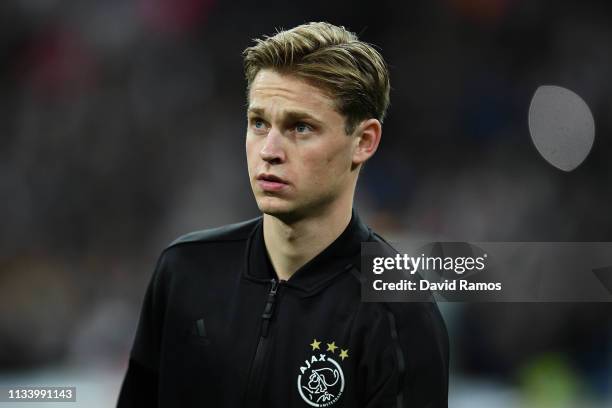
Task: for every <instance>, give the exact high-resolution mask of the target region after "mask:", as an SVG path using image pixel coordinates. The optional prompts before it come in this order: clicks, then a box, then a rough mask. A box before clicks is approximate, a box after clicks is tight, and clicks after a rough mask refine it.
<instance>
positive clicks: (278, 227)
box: [263, 207, 352, 280]
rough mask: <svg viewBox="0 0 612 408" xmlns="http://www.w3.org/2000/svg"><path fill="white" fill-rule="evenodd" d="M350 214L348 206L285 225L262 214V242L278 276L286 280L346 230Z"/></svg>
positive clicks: (350, 209)
mask: <svg viewBox="0 0 612 408" xmlns="http://www.w3.org/2000/svg"><path fill="white" fill-rule="evenodd" d="M351 215H352V208H351V207H347V208H338V209H336V210H335V211H334V210H331V211H328V212H327V213H323V214H321V215H319V216H317V217H312V218H307V219H302V220H299V221H296V222H293V223H291V224H288V223H285V222H283V221H281V220H280V219H278V218H276V217H273V216H271V215H267V214H264V219H263V229H264V230H263V232H264V241H265V243H266V249H267V250H268V255H269V256H270V261H271V262H272V266H273V267H274V270H275V271H276V274H277V276H278V278H279V279H280V280H288V279H289V278H291V276H292V275H293V274H294V273H295V272H296V271H297V270H298V269H300V268H301V267H302V266H303V265H305V264H306V263H307V262H308V261H310V260H311V259H313V258H314V257H315V256H317V255H318V254H319V253H321V252H322V251H323V250H324V249H325V248H327V247H328V246H329V245H330V244H331V243H332V242H334V241H335V240H336V238H338V237H339V236H340V234H342V232H343V231H344V230H345V229H346V227H347V225H348V224H349V222H350V221H351Z"/></svg>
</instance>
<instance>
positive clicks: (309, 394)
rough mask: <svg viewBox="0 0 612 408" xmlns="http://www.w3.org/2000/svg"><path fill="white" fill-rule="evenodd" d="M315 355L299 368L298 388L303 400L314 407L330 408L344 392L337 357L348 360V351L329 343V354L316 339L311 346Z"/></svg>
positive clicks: (342, 375) (341, 373) (342, 374)
mask: <svg viewBox="0 0 612 408" xmlns="http://www.w3.org/2000/svg"><path fill="white" fill-rule="evenodd" d="M310 346H311V347H312V351H313V354H312V355H311V356H310V358H308V359H306V360H304V362H303V363H302V364H300V367H299V373H298V377H297V388H298V392H299V394H300V396H301V397H302V399H303V400H304V401H305V402H306V403H307V404H308V405H310V406H313V407H329V406H332V405H333V404H335V403H336V402H337V401H338V400H339V399H340V397H341V396H342V392H343V391H344V373H343V372H342V367H340V364H339V363H338V362H337V361H336V359H335V358H336V357H339V358H340V359H342V360H344V359H345V358H348V349H347V350H344V349H340V353H338V354H336V353H335V350H336V349H337V348H339V347H338V346H336V344H335V342H331V343H327V350H326V351H327V353H324V352H323V350H321V342H320V341H317V340H316V339H315V340H313V342H312V343H311V344H310Z"/></svg>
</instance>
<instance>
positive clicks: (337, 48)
mask: <svg viewBox="0 0 612 408" xmlns="http://www.w3.org/2000/svg"><path fill="white" fill-rule="evenodd" d="M254 41H255V43H256V44H255V45H254V46H252V47H248V48H247V49H245V50H244V52H243V56H244V73H245V77H246V80H247V94H248V91H249V89H250V87H251V84H252V83H253V80H254V79H255V76H256V75H257V73H258V72H259V71H260V70H262V69H273V70H275V71H278V72H280V73H287V74H292V75H295V76H298V77H300V78H303V79H305V80H307V81H309V82H311V83H313V84H314V85H316V86H318V87H319V88H321V89H322V90H323V91H326V92H327V93H328V94H329V95H330V96H331V97H332V99H334V101H335V103H336V109H337V110H338V112H339V113H341V114H342V115H344V117H345V118H346V124H345V131H346V133H347V134H349V135H350V134H352V133H353V131H354V130H355V127H356V126H357V125H358V124H359V123H360V122H361V121H362V120H366V119H370V118H375V119H378V120H379V121H380V122H381V123H382V121H383V119H384V117H385V113H386V111H387V108H388V106H389V89H390V83H389V71H388V69H387V65H386V63H385V61H384V60H383V58H382V56H381V55H380V53H379V52H378V51H376V50H375V49H374V47H372V46H371V45H370V44H368V43H365V42H363V41H360V40H359V39H358V38H357V35H356V34H354V33H352V32H350V31H348V30H346V29H345V28H344V27H338V26H335V25H332V24H329V23H325V22H318V23H308V24H303V25H300V26H297V27H295V28H292V29H291V30H286V31H279V32H277V33H276V34H275V35H274V36H265V37H264V38H263V39H255V40H254Z"/></svg>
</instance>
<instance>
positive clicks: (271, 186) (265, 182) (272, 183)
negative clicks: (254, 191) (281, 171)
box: [257, 174, 289, 191]
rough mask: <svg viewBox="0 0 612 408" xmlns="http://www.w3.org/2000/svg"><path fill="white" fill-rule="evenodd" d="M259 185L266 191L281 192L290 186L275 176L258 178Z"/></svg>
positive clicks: (269, 175)
mask: <svg viewBox="0 0 612 408" xmlns="http://www.w3.org/2000/svg"><path fill="white" fill-rule="evenodd" d="M257 184H258V185H259V187H261V189H262V190H264V191H279V190H282V189H283V188H285V187H287V186H288V185H289V183H288V182H287V181H285V180H283V179H282V178H280V177H278V176H275V175H273V174H260V175H259V176H257Z"/></svg>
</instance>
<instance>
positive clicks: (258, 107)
mask: <svg viewBox="0 0 612 408" xmlns="http://www.w3.org/2000/svg"><path fill="white" fill-rule="evenodd" d="M344 125H345V119H344V117H343V116H342V115H341V114H340V113H338V112H337V111H336V110H335V107H334V101H333V100H332V99H331V98H330V97H328V96H327V95H326V94H325V93H324V92H323V91H322V90H321V89H319V88H317V87H315V86H313V85H311V84H309V83H308V82H306V81H304V80H302V79H300V78H298V77H296V76H294V75H288V74H280V73H278V72H276V71H273V70H268V69H266V70H262V71H260V72H259V73H258V74H257V76H256V77H255V80H254V81H253V83H252V84H251V90H250V93H249V107H248V112H247V136H246V153H247V162H248V169H249V178H250V181H251V187H252V189H253V193H254V195H255V199H256V201H257V205H258V207H259V209H260V210H261V211H262V212H263V213H265V214H270V215H273V216H276V217H278V218H280V219H285V220H292V219H301V218H305V217H308V216H311V215H315V214H318V213H320V212H322V211H325V210H326V209H329V206H330V205H334V203H338V202H339V200H352V194H353V190H354V185H355V182H356V177H357V170H356V169H355V166H353V160H352V157H353V151H354V146H355V138H354V137H351V136H348V135H347V134H346V133H345V131H344Z"/></svg>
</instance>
